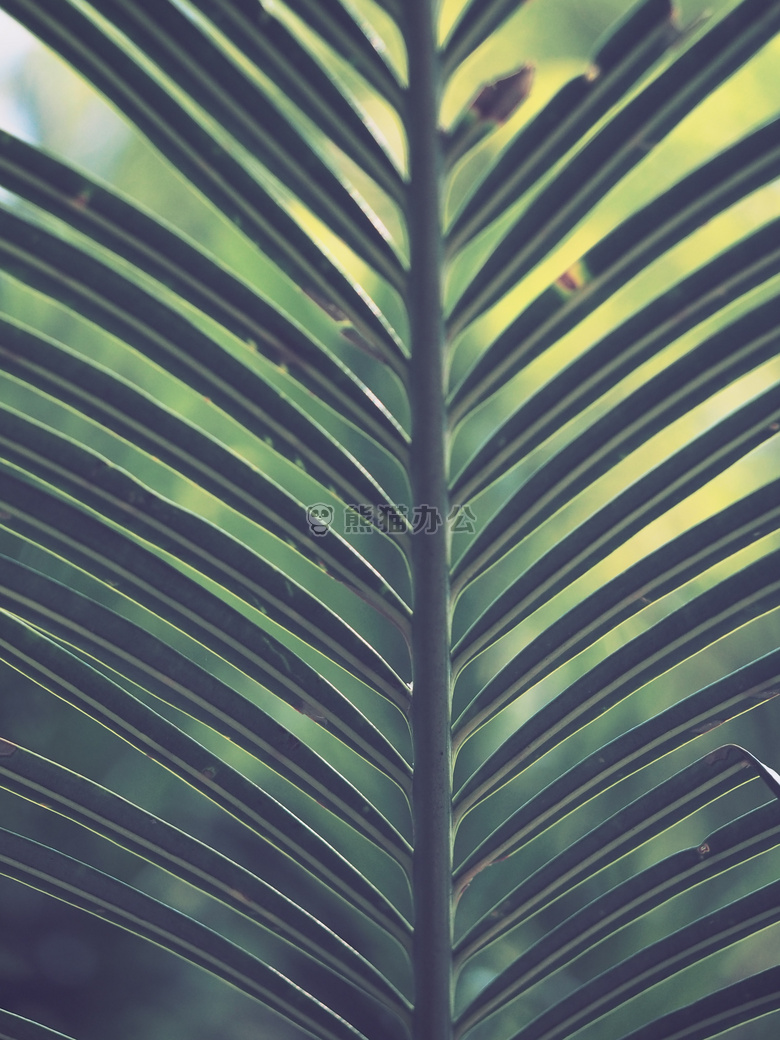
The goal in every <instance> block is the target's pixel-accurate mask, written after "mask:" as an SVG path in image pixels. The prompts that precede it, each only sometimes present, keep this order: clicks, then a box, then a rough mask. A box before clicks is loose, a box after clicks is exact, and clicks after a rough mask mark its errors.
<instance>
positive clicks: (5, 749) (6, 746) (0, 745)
mask: <svg viewBox="0 0 780 1040" xmlns="http://www.w3.org/2000/svg"><path fill="white" fill-rule="evenodd" d="M15 751H16V744H12V743H11V741H10V740H2V739H0V756H2V757H3V758H8V756H9V755H12V754H13V753H14V752H15Z"/></svg>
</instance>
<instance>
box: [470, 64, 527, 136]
mask: <svg viewBox="0 0 780 1040" xmlns="http://www.w3.org/2000/svg"><path fill="white" fill-rule="evenodd" d="M533 79H534V67H533V65H523V66H522V68H520V69H518V70H517V72H513V73H512V75H511V76H505V77H504V78H503V79H497V80H496V81H495V82H494V83H489V84H488V85H487V86H486V87H483V88H482V90H480V92H479V93H478V94H477V96H476V97H475V98H474V100H473V101H472V102H471V105H470V106H469V110H470V111H471V112H473V114H474V115H475V116H476V117H477V118H478V119H480V120H482V121H483V122H486V123H487V122H490V123H496V124H500V123H505V122H506V121H507V119H509V117H510V116H511V115H514V113H515V112H516V111H517V109H518V108H519V107H520V105H521V104H522V103H523V102H524V101H525V99H526V98H527V97H528V95H529V94H530V93H531V85H532V84H533Z"/></svg>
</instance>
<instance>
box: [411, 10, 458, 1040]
mask: <svg viewBox="0 0 780 1040" xmlns="http://www.w3.org/2000/svg"><path fill="white" fill-rule="evenodd" d="M436 6H437V4H436V0H414V2H412V3H410V4H409V5H408V9H407V12H408V13H407V26H406V28H407V49H408V58H409V101H410V103H409V107H408V114H407V134H408V145H409V167H410V190H409V205H408V218H409V245H410V257H411V268H410V279H409V292H408V299H409V319H410V327H411V346H412V357H411V369H410V371H411V380H410V382H411V387H410V395H411V412H412V445H411V461H410V475H411V484H412V494H413V500H414V505H415V506H416V507H417V508H418V509H419V510H421V511H425V512H418V513H417V514H416V516H417V518H418V519H421V518H422V517H423V516H426V517H433V523H431V524H430V525H425V527H423V528H422V529H421V530H420V531H418V533H416V534H414V535H413V537H412V576H413V586H414V617H413V633H412V667H413V683H414V685H413V692H412V706H411V726H412V737H413V746H414V766H415V768H414V784H413V792H412V811H413V817H414V866H413V874H412V889H413V898H414V926H415V934H414V953H413V966H414V976H415V1012H414V1022H413V1037H414V1040H451V1037H452V978H453V973H452V742H451V665H450V585H449V535H448V526H447V515H448V510H449V496H448V489H447V478H448V440H447V436H448V435H447V413H446V395H445V360H444V347H445V331H444V315H443V306H442V263H443V249H442V217H441V211H442V184H443V172H442V171H443V161H442V152H441V141H440V136H439V133H438V126H439V101H440V95H441V72H440V65H439V54H438V49H437V44H436V29H435V22H436V18H435V13H436V11H435V9H436ZM437 518H438V519H440V520H441V521H442V522H441V524H440V525H438V526H436V529H435V530H432V529H427V528H429V527H430V528H432V527H433V526H434V524H436V520H437Z"/></svg>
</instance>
